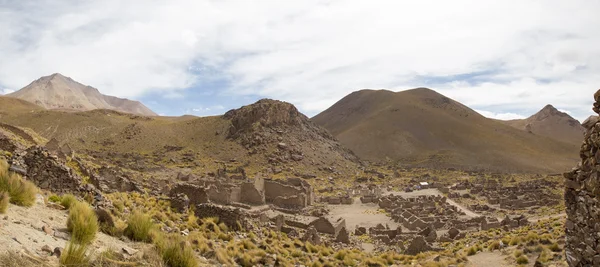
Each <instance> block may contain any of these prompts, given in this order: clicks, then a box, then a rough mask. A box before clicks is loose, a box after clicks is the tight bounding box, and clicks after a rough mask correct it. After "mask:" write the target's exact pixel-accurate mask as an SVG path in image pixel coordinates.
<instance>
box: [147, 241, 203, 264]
mask: <svg viewBox="0 0 600 267" xmlns="http://www.w3.org/2000/svg"><path fill="white" fill-rule="evenodd" d="M156 246H157V248H158V251H159V252H160V255H161V256H162V259H163V261H164V263H165V264H166V265H167V266H170V267H197V266H198V261H197V260H196V255H195V254H194V251H193V250H192V248H191V246H186V244H185V240H183V239H182V238H181V236H178V235H172V236H162V237H161V238H158V240H157V243H156Z"/></svg>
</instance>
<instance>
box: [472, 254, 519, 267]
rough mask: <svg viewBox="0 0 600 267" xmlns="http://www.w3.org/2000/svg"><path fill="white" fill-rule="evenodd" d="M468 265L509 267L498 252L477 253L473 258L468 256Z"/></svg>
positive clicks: (475, 266)
mask: <svg viewBox="0 0 600 267" xmlns="http://www.w3.org/2000/svg"><path fill="white" fill-rule="evenodd" d="M468 258H469V265H468V266H473V267H507V266H511V265H510V264H508V263H507V262H506V260H505V259H504V258H505V256H504V255H502V253H501V252H499V251H494V252H487V251H485V252H479V253H477V254H475V255H473V256H469V257H468Z"/></svg>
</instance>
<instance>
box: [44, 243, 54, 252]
mask: <svg viewBox="0 0 600 267" xmlns="http://www.w3.org/2000/svg"><path fill="white" fill-rule="evenodd" d="M42 251H43V252H48V253H49V254H52V252H53V250H52V248H51V247H50V246H48V245H44V246H43V247H42Z"/></svg>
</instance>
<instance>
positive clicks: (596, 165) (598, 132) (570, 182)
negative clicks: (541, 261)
mask: <svg viewBox="0 0 600 267" xmlns="http://www.w3.org/2000/svg"><path fill="white" fill-rule="evenodd" d="M594 100H595V103H594V107H593V110H594V111H595V112H596V113H600V90H598V91H597V92H596V93H595V94H594ZM583 125H584V126H585V127H586V132H585V136H584V138H585V139H584V142H583V144H582V145H581V150H580V157H581V162H580V163H579V164H578V165H577V167H576V168H574V169H573V170H571V171H570V172H567V173H565V175H564V176H565V187H566V188H565V205H566V212H567V221H566V223H565V228H566V231H565V233H566V244H565V253H566V258H567V263H568V264H569V266H600V237H599V236H598V233H599V232H600V202H599V201H598V199H599V198H600V123H598V118H597V117H591V118H588V119H587V120H586V121H585V122H584V123H583Z"/></svg>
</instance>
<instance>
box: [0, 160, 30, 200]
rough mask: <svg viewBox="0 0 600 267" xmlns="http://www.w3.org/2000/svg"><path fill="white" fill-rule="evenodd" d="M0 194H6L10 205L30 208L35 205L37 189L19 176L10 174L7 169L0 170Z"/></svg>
mask: <svg viewBox="0 0 600 267" xmlns="http://www.w3.org/2000/svg"><path fill="white" fill-rule="evenodd" d="M0 168H1V167H0ZM0 192H8V195H9V196H10V203H13V204H15V205H18V206H24V207H31V206H33V204H34V203H35V195H36V194H37V192H38V189H37V187H36V186H35V184H33V183H32V182H30V181H26V180H23V178H21V176H20V175H18V174H16V173H10V172H9V171H8V170H7V169H0Z"/></svg>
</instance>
